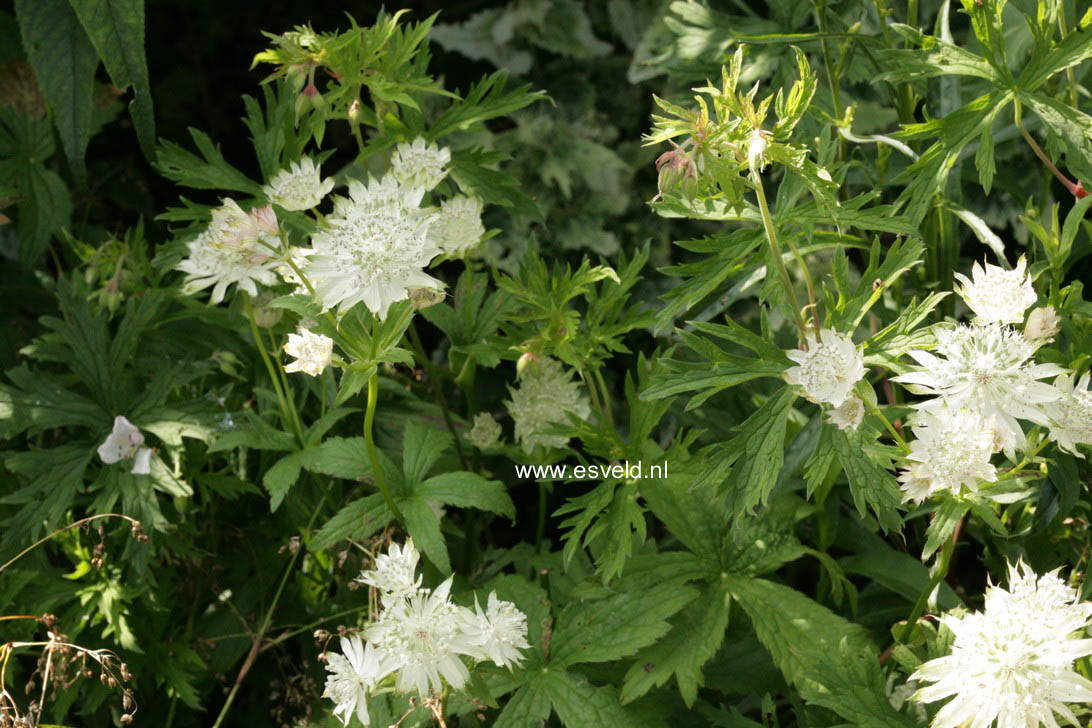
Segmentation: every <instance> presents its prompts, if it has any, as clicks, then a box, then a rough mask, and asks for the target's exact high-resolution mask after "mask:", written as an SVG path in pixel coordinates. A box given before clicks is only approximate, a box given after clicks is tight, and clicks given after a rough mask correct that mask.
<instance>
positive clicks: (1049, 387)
mask: <svg viewBox="0 0 1092 728" xmlns="http://www.w3.org/2000/svg"><path fill="white" fill-rule="evenodd" d="M957 278H959V280H960V281H961V283H962V287H961V288H960V289H959V291H958V292H959V294H960V295H961V296H962V297H963V299H964V301H965V302H966V303H967V306H968V307H969V308H970V309H971V310H972V311H973V312H974V313H975V316H976V318H975V320H974V321H973V322H971V323H969V324H960V325H958V326H955V327H952V328H948V329H943V330H940V331H938V332H937V334H936V338H937V347H936V353H931V352H927V351H911V352H909V355H910V357H911V358H913V359H914V361H915V362H917V364H919V365H920V368H919V369H916V370H914V371H911V372H908V373H906V374H903V375H901V376H898V377H894V380H893V381H896V382H899V383H901V384H903V385H905V386H906V388H907V389H908V390H910V391H911V392H913V393H915V394H925V395H931V396H932V399H929V400H926V401H925V402H923V403H921V404H918V405H917V409H918V413H917V415H916V416H915V419H914V421H913V423H912V424H913V431H914V434H915V435H916V436H917V438H918V440H916V441H914V442H912V443H911V445H910V449H911V452H910V454H909V456H908V457H907V459H908V461H909V464H908V465H907V467H906V468H905V469H904V470H903V472H902V473H901V474H900V476H899V479H900V480H901V481H902V483H903V491H904V495H905V498H906V500H912V501H915V502H919V503H920V502H922V501H924V500H925V499H927V498H929V497H930V496H931V495H933V494H934V493H936V492H938V491H941V490H949V491H951V492H953V493H956V494H958V493H960V492H961V491H962V490H963V489H964V488H966V489H969V490H971V491H975V490H977V489H978V485H979V483H980V482H981V481H987V482H990V481H994V480H996V479H997V474H996V470H995V468H994V466H993V465H992V464H991V463H990V459H991V458H992V456H993V455H994V453H996V452H998V451H1000V450H1003V451H1004V452H1005V454H1006V455H1007V456H1008V457H1009V458H1010V459H1014V458H1015V453H1016V451H1017V450H1022V449H1025V448H1026V447H1027V436H1026V433H1025V432H1024V429H1023V426H1022V425H1021V421H1024V422H1030V423H1033V424H1035V425H1040V426H1042V427H1044V428H1047V429H1048V430H1049V432H1050V437H1051V438H1052V439H1053V440H1055V441H1056V442H1057V443H1058V445H1059V447H1061V448H1063V449H1066V450H1069V451H1071V452H1074V453H1076V452H1077V450H1076V447H1077V445H1078V444H1080V443H1086V444H1087V443H1092V395H1089V393H1088V391H1087V383H1088V380H1087V377H1086V378H1084V379H1082V380H1081V383H1080V384H1079V385H1078V386H1074V384H1073V378H1072V377H1071V376H1070V375H1069V373H1068V372H1066V370H1065V369H1063V368H1062V367H1060V366H1058V365H1056V364H1039V363H1036V362H1035V359H1034V356H1035V352H1036V351H1038V349H1039V347H1040V346H1042V345H1043V344H1044V343H1046V342H1047V341H1049V340H1050V337H1051V336H1052V335H1053V334H1054V333H1056V332H1057V331H1058V316H1057V314H1056V313H1055V311H1054V309H1052V308H1050V307H1044V308H1038V309H1035V310H1034V311H1032V313H1031V314H1030V316H1028V322H1027V324H1026V325H1025V326H1024V330H1023V331H1019V330H1017V329H1016V328H1014V327H1013V326H1012V324H1019V323H1021V322H1023V321H1024V313H1025V311H1026V310H1027V309H1028V307H1030V306H1032V305H1034V304H1035V301H1036V297H1035V291H1034V289H1033V288H1032V285H1031V278H1030V276H1029V275H1028V274H1027V272H1026V261H1025V260H1024V259H1023V258H1021V259H1020V262H1019V263H1018V264H1017V266H1016V268H1014V269H1013V270H1011V271H1006V270H1004V269H1002V268H1000V267H999V266H995V265H989V264H986V265H985V267H982V266H980V265H979V264H977V263H975V266H974V270H973V280H971V279H968V278H967V277H966V276H962V275H958V276H957ZM1049 377H1055V379H1054V382H1053V384H1051V383H1048V382H1045V381H1041V380H1044V379H1047V378H1049Z"/></svg>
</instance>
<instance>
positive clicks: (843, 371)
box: [782, 329, 865, 407]
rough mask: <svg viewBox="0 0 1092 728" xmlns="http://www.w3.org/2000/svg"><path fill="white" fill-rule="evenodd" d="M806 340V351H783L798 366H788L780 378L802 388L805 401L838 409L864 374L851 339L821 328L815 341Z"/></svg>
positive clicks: (811, 339)
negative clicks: (825, 403)
mask: <svg viewBox="0 0 1092 728" xmlns="http://www.w3.org/2000/svg"><path fill="white" fill-rule="evenodd" d="M806 340H807V345H808V348H807V350H806V351H805V350H803V349H792V350H791V351H786V352H785V354H786V355H787V356H788V357H789V359H791V360H792V361H794V362H796V363H797V364H798V365H799V366H795V367H789V368H788V369H786V370H785V371H784V372H783V373H782V376H783V377H784V378H785V381H786V382H788V383H789V384H795V385H797V386H799V387H800V388H802V389H803V390H804V396H805V397H806V398H807V399H808V400H810V401H812V402H815V403H817V404H820V403H823V402H827V403H829V404H832V405H834V406H835V407H839V406H841V404H842V403H843V402H844V401H845V400H846V397H848V396H849V393H850V391H852V389H853V385H854V384H856V383H857V382H858V381H860V379H861V378H862V377H864V375H865V367H864V360H863V359H862V358H861V354H860V352H858V351H857V347H856V346H854V345H853V340H852V339H850V338H849V337H848V336H846V335H844V334H839V333H838V332H837V331H835V330H834V329H823V330H822V331H820V332H819V337H818V338H816V336H815V334H808V335H807V339H806Z"/></svg>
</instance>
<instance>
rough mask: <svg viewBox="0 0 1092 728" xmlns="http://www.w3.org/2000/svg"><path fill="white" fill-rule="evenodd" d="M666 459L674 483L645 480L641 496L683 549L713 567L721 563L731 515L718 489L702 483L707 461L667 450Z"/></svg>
mask: <svg viewBox="0 0 1092 728" xmlns="http://www.w3.org/2000/svg"><path fill="white" fill-rule="evenodd" d="M665 459H667V460H668V462H670V463H671V475H672V478H671V480H670V481H667V480H660V479H658V478H647V479H645V480H642V481H641V496H642V497H643V498H644V500H645V502H646V503H647V504H648V506H649V508H650V509H651V510H652V513H653V515H655V516H656V518H658V519H659V520H660V521H662V522H663V523H664V525H665V526H667V528H668V530H670V531H671V533H673V534H674V535H675V536H676V538H678V539H679V541H681V542H682V544H683V545H684V546H686V547H687V548H688V549H689V550H690V551H692V552H693V553H694V554H696V555H698V556H701V557H705V558H706V559H707V560H708V561H709V562H710V563H718V562H719V558H720V545H721V540H722V539H723V537H724V531H725V529H726V528H727V526H728V514H727V513H725V510H724V507H723V506H722V505H721V503H720V499H719V498H718V496H717V494H716V489H715V487H714V486H713V485H712V484H702V483H700V482H699V480H700V479H701V478H702V476H703V475H704V472H705V470H706V465H705V461H704V460H703V459H702V458H697V457H695V458H690V459H684V458H683V456H682V454H681V453H679V451H677V450H668V451H667V453H665Z"/></svg>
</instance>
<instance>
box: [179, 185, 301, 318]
mask: <svg viewBox="0 0 1092 728" xmlns="http://www.w3.org/2000/svg"><path fill="white" fill-rule="evenodd" d="M280 243H281V241H280V237H279V232H278V229H277V219H276V216H275V215H273V210H272V208H269V207H265V208H259V209H256V210H252V211H251V212H250V213H249V214H248V213H246V212H244V211H243V209H242V208H240V207H239V205H238V204H237V203H236V202H235V201H234V200H232V199H225V200H224V203H223V205H221V206H220V207H218V208H216V209H215V210H213V211H212V222H210V223H209V226H208V227H207V228H206V229H205V230H204V232H202V233H201V234H200V235H198V236H197V237H196V238H195V239H194V240H192V241H190V243H189V252H190V254H189V256H188V257H186V258H183V259H182V260H181V261H180V262H179V263H178V265H177V266H176V268H178V270H180V271H182V272H184V273H185V274H186V279H185V282H184V284H183V287H182V290H183V292H184V293H187V294H193V293H196V292H197V291H200V290H203V289H205V288H208V287H209V286H212V287H213V288H212V297H211V298H210V299H209V302H210V303H214V304H215V303H220V302H221V301H223V300H224V295H225V294H226V293H227V289H228V286H230V285H232V284H236V285H237V286H238V287H239V288H241V289H242V290H244V291H246V292H247V293H249V294H250V295H251V296H257V295H258V286H257V284H259V283H261V284H262V285H266V286H271V285H273V284H274V283H276V282H277V275H276V273H274V268H275V267H276V266H277V259H276V257H275V255H276V251H277V250H278V249H279V248H280Z"/></svg>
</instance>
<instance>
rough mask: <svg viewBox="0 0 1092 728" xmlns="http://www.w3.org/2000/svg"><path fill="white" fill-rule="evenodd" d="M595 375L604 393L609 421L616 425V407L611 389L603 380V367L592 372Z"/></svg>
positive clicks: (604, 402)
mask: <svg viewBox="0 0 1092 728" xmlns="http://www.w3.org/2000/svg"><path fill="white" fill-rule="evenodd" d="M592 374H594V375H595V380H596V381H597V382H599V389H600V391H601V392H602V393H603V404H604V405H605V407H606V410H607V422H608V423H610V426H611V427H614V407H613V405H612V403H611V399H610V391H609V390H607V383H606V382H605V381H604V380H603V371H602V369H596V370H594V371H593V372H592Z"/></svg>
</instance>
